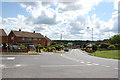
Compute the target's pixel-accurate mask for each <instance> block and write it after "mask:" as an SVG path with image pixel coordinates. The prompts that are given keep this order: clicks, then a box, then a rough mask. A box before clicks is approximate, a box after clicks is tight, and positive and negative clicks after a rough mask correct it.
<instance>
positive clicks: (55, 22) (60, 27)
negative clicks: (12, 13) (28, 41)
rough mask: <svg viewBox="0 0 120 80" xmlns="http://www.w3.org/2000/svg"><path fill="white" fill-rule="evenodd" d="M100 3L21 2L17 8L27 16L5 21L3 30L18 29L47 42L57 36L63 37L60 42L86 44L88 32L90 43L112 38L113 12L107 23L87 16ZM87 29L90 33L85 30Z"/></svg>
mask: <svg viewBox="0 0 120 80" xmlns="http://www.w3.org/2000/svg"><path fill="white" fill-rule="evenodd" d="M101 1H102V0H90V1H89V0H80V1H76V2H60V3H54V2H22V3H20V5H21V7H23V8H25V9H26V11H27V12H28V13H29V14H30V16H29V17H28V18H26V17H25V16H23V15H18V17H17V18H5V19H3V21H4V23H5V24H4V27H3V28H4V29H6V30H8V29H16V30H18V29H19V28H21V29H22V30H25V31H33V30H35V31H36V32H40V33H42V34H43V35H46V36H48V37H49V38H51V39H60V35H61V34H63V39H89V40H91V33H92V32H91V28H94V37H95V38H94V40H95V39H99V38H100V39H104V38H108V33H110V36H112V35H114V34H115V32H116V30H117V24H118V22H117V17H118V16H117V11H116V12H113V14H112V17H111V19H110V20H109V21H108V22H105V21H103V20H100V19H99V18H97V17H96V14H93V15H92V16H90V15H89V14H88V13H89V11H91V10H93V9H94V7H95V6H97V5H98V4H99V3H100V2H101ZM115 5H116V3H115ZM90 17H91V19H90ZM9 23H11V24H9ZM11 26H12V27H11ZM88 26H89V27H90V29H87V27H88Z"/></svg>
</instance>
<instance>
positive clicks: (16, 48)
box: [12, 45, 20, 50]
mask: <svg viewBox="0 0 120 80" xmlns="http://www.w3.org/2000/svg"><path fill="white" fill-rule="evenodd" d="M12 47H13V49H14V50H20V47H19V46H17V45H13V46H12Z"/></svg>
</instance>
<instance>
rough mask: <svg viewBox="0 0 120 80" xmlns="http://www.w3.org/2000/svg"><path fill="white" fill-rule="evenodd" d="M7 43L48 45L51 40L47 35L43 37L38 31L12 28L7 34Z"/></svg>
mask: <svg viewBox="0 0 120 80" xmlns="http://www.w3.org/2000/svg"><path fill="white" fill-rule="evenodd" d="M8 43H9V44H25V45H29V44H34V45H35V44H39V45H41V46H49V45H50V44H51V40H50V39H49V38H47V37H44V36H43V35H41V34H40V33H35V31H34V32H24V31H21V29H19V31H14V30H12V31H11V32H10V34H9V35H8Z"/></svg>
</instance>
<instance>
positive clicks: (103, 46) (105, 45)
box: [99, 43, 109, 48]
mask: <svg viewBox="0 0 120 80" xmlns="http://www.w3.org/2000/svg"><path fill="white" fill-rule="evenodd" d="M108 46H109V44H108V43H102V44H101V45H100V47H99V48H107V47H108Z"/></svg>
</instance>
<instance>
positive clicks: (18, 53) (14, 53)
mask: <svg viewBox="0 0 120 80" xmlns="http://www.w3.org/2000/svg"><path fill="white" fill-rule="evenodd" d="M0 54H1V55H39V53H22V52H21V53H20V52H1V53H0Z"/></svg>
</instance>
